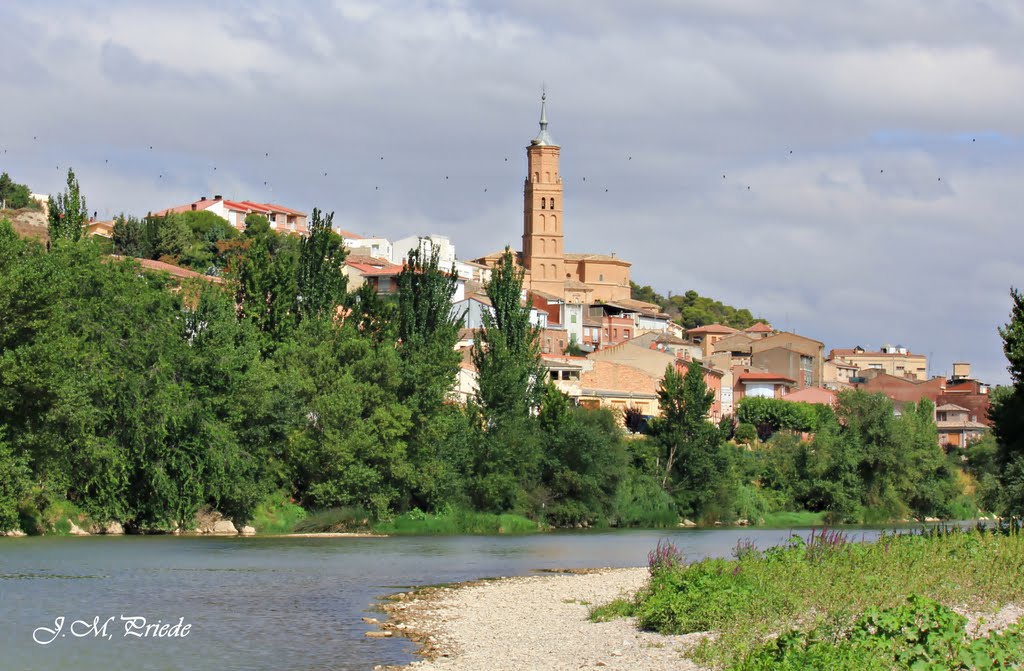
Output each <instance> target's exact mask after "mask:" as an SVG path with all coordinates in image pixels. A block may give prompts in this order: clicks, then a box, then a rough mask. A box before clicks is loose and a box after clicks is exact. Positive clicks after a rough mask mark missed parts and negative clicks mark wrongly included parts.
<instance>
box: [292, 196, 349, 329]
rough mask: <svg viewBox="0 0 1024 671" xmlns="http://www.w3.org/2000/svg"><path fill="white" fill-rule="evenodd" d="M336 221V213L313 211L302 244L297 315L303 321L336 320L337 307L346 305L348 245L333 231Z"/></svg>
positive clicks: (299, 263) (300, 247) (297, 284)
mask: <svg viewBox="0 0 1024 671" xmlns="http://www.w3.org/2000/svg"><path fill="white" fill-rule="evenodd" d="M333 221H334V213H333V212H332V213H330V214H328V215H327V216H326V217H321V215H320V210H318V209H317V208H313V216H312V218H311V219H310V223H309V234H308V235H307V236H306V237H304V238H303V239H302V241H301V242H300V243H299V258H298V264H297V266H298V267H297V273H298V274H297V277H296V292H297V293H296V297H295V300H296V304H295V312H296V314H297V315H298V317H299V318H300V319H301V318H303V317H306V316H313V317H319V316H328V317H332V318H333V316H334V310H335V308H337V307H338V306H339V305H342V304H343V303H344V302H345V295H346V288H347V286H348V278H347V277H345V275H344V274H343V273H342V270H343V269H344V266H345V246H344V241H343V240H342V239H341V236H340V235H338V234H337V233H335V232H334V230H333V228H332V223H333Z"/></svg>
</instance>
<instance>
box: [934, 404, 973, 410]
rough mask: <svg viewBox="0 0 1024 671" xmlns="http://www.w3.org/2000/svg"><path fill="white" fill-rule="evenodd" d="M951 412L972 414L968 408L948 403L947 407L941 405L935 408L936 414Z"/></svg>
mask: <svg viewBox="0 0 1024 671" xmlns="http://www.w3.org/2000/svg"><path fill="white" fill-rule="evenodd" d="M950 410H952V411H954V412H970V410H968V409H967V408H965V407H963V406H962V405H956V404H955V403H946V404H945V405H940V406H939V407H937V408H935V411H936V412H949V411H950Z"/></svg>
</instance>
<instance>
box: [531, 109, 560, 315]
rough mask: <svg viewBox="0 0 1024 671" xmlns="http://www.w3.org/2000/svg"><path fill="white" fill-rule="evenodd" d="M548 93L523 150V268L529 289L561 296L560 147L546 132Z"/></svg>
mask: <svg viewBox="0 0 1024 671" xmlns="http://www.w3.org/2000/svg"><path fill="white" fill-rule="evenodd" d="M546 105H547V93H546V92H545V93H542V94H541V96H540V132H539V133H538V134H537V137H535V138H533V139H532V140H531V141H530V145H529V146H528V147H527V148H526V162H527V167H528V172H527V175H526V184H525V188H524V189H523V265H524V266H525V267H526V268H528V269H529V271H530V284H531V288H532V289H539V290H541V291H544V292H547V293H550V294H554V295H556V296H562V294H563V293H564V288H565V249H564V248H563V246H562V176H561V175H560V174H559V173H558V156H559V152H560V147H559V146H558V145H557V144H556V143H555V141H554V140H553V139H552V138H551V135H550V134H549V133H548V118H547V110H546Z"/></svg>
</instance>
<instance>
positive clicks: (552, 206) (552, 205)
mask: <svg viewBox="0 0 1024 671" xmlns="http://www.w3.org/2000/svg"><path fill="white" fill-rule="evenodd" d="M551 209H552V210H553V209H555V199H554V198H552V199H551Z"/></svg>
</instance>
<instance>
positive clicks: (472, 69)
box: [0, 0, 1024, 382]
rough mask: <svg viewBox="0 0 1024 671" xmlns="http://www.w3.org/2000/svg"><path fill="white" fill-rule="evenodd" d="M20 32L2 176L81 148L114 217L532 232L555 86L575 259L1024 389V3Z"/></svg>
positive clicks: (138, 21) (24, 174)
mask: <svg viewBox="0 0 1024 671" xmlns="http://www.w3.org/2000/svg"><path fill="white" fill-rule="evenodd" d="M826 6H828V8H827V9H826V8H825V7H826ZM0 29H2V32H3V36H4V37H3V40H2V41H0V91H2V93H0V101H2V103H3V116H2V120H0V169H3V170H6V171H8V172H10V173H11V175H12V176H13V177H14V178H15V179H16V180H17V181H21V182H26V183H28V184H29V185H30V186H31V187H32V189H33V190H35V191H42V192H56V191H59V190H60V189H61V188H62V186H63V177H64V175H65V173H66V170H67V167H68V166H73V167H74V168H75V170H76V172H77V173H78V174H79V177H80V180H81V183H82V186H83V189H84V190H85V193H86V195H87V197H88V204H89V207H90V209H92V210H96V211H98V213H99V215H100V216H101V217H109V216H111V215H113V214H115V213H117V212H120V211H125V212H129V213H135V214H145V212H146V211H150V210H157V209H162V208H164V207H167V206H170V205H176V204H181V203H186V202H190V201H192V200H195V199H196V198H198V197H200V196H202V195H212V194H215V193H220V194H224V195H225V196H227V197H234V198H247V199H252V200H266V201H274V202H278V203H281V204H284V205H288V206H291V207H296V208H299V209H304V210H309V209H312V208H313V207H314V206H317V207H320V208H322V209H325V210H328V211H334V212H335V223H336V224H339V225H341V226H343V227H344V228H346V229H349V230H353V231H356V232H359V233H374V234H379V235H384V236H387V237H391V238H398V237H403V236H405V235H410V234H417V233H420V234H423V233H440V234H443V235H447V236H450V237H451V238H452V240H453V242H454V243H455V244H456V248H457V251H458V253H459V256H460V257H464V258H471V257H473V256H476V255H480V254H483V253H486V252H490V251H493V250H496V249H499V248H501V247H502V246H504V245H505V244H506V243H510V244H512V245H513V246H516V247H518V245H519V240H520V236H521V233H522V200H521V199H522V180H523V178H524V176H525V151H524V147H525V145H526V144H527V143H528V141H529V139H530V138H532V137H533V136H534V135H535V134H536V131H537V117H538V113H539V94H540V88H541V85H542V83H545V84H546V85H547V90H548V101H549V106H548V117H549V121H550V131H551V134H552V135H553V136H554V138H555V139H556V140H557V141H558V142H559V144H560V145H561V146H562V175H563V180H564V183H565V203H564V204H565V233H566V249H567V251H575V252H584V251H586V252H603V253H607V252H612V251H614V252H617V253H618V254H619V255H620V256H622V257H624V258H626V259H629V260H631V261H632V262H633V278H634V280H635V281H637V282H639V283H641V284H650V285H652V286H654V287H655V289H657V290H658V291H660V292H661V293H663V294H667V293H668V292H670V291H671V292H674V293H677V292H681V291H685V290H687V289H695V290H697V291H698V292H700V293H701V294H705V295H710V296H713V297H715V298H718V299H720V300H723V301H725V302H727V303H731V304H734V305H737V306H745V307H749V308H750V309H751V310H752V311H753V312H754V313H755V314H759V315H762V316H764V317H767V318H769V319H770V320H771V321H772V323H773V324H774V325H776V326H777V327H780V328H787V329H790V330H797V331H798V332H801V333H804V334H807V335H810V336H812V337H815V338H818V339H819V340H823V341H824V342H825V344H826V347H827V348H831V347H852V346H854V345H858V344H859V345H862V346H864V347H869V348H877V347H878V346H880V345H882V344H883V343H892V344H902V345H905V346H907V347H910V348H911V349H912V350H914V351H920V352H922V353H924V354H927V355H929V356H930V360H931V372H932V373H934V374H941V373H948V372H950V367H951V366H950V364H951V363H952V362H953V361H960V360H965V361H970V362H972V363H973V364H974V367H975V373H976V374H977V375H978V376H979V377H982V378H983V379H986V380H988V381H991V382H1004V381H1006V380H1007V375H1006V372H1005V362H1004V360H1003V357H1002V351H1001V342H1000V340H999V337H998V334H997V332H996V326H997V325H998V324H1000V323H1003V322H1005V321H1006V318H1007V315H1008V312H1009V297H1008V291H1009V287H1010V286H1011V285H1024V255H1022V253H1021V248H1022V243H1024V234H1022V232H1021V228H1020V220H1021V212H1022V209H1024V207H1022V206H1024V195H1022V194H1024V179H1022V178H1024V41H1022V40H1021V35H1024V4H1022V3H1019V2H1017V1H1016V0H974V1H967V0H960V1H953V0H903V1H901V2H899V3H894V2H889V1H885V0H848V1H846V2H842V3H821V2H818V1H817V0H806V1H803V0H774V1H772V2H764V1H761V0H648V1H645V2H630V3H623V2H614V1H608V2H596V1H594V0H565V1H562V2H557V3H555V2H550V1H549V0H545V1H541V0H519V1H518V2H515V3H507V2H498V1H481V2H468V1H467V2H443V1H435V2H388V1H383V2H381V1H373V2H370V1H367V2H362V1H352V2H347V1H346V2H334V3H330V2H304V3H281V2H262V3H261V2H246V3H241V2H237V3H236V2H231V3H229V2H187V1H179V2H175V3H143V2H134V1H132V2H118V1H113V0H104V1H102V2H77V3H70V2H47V3H27V2H19V3H13V2H9V3H3V4H2V5H0ZM584 178H585V179H584Z"/></svg>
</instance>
